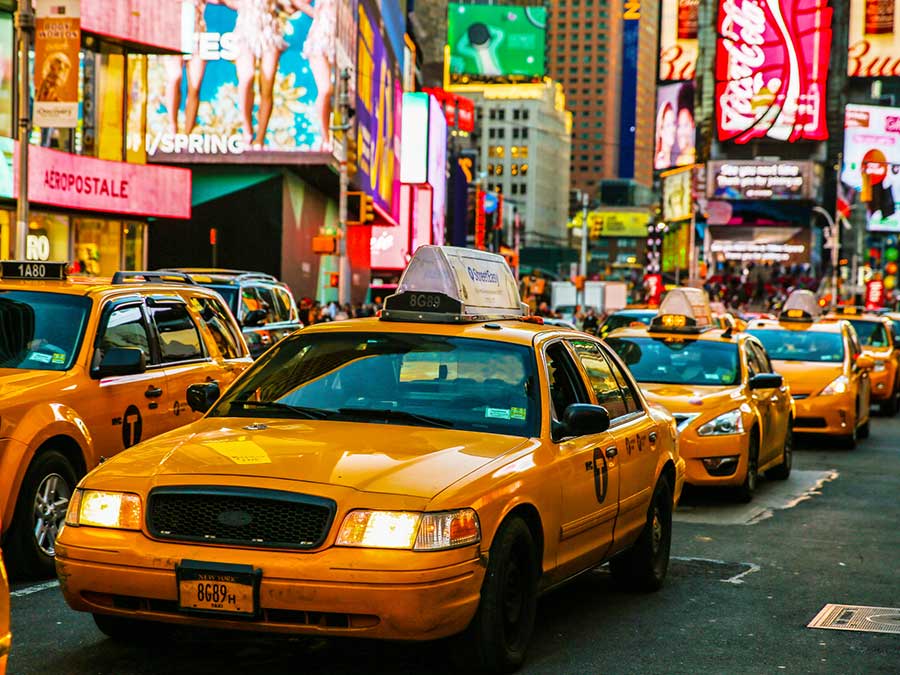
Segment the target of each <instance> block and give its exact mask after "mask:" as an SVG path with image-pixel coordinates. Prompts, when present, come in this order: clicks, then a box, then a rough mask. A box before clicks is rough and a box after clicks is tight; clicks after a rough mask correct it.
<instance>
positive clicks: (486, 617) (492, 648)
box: [454, 517, 540, 673]
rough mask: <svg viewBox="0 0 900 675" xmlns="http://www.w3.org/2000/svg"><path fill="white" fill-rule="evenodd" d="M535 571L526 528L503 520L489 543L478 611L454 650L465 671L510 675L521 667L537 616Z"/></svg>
mask: <svg viewBox="0 0 900 675" xmlns="http://www.w3.org/2000/svg"><path fill="white" fill-rule="evenodd" d="M539 571H540V559H539V556H538V552H537V550H536V547H535V543H534V537H532V536H531V531H530V530H529V529H528V525H526V524H525V521H524V520H522V519H521V518H516V517H513V518H511V519H510V520H507V521H506V522H504V523H503V524H502V525H501V526H500V529H499V530H498V531H497V534H496V536H495V537H494V541H493V543H492V544H491V550H490V556H489V558H488V568H487V572H486V573H485V577H484V582H483V584H482V586H481V602H480V603H479V605H478V610H477V612H476V613H475V617H474V618H473V619H472V623H470V624H469V627H468V628H467V629H466V631H465V632H464V633H463V634H462V635H461V636H460V642H461V644H460V645H459V649H457V650H454V651H455V652H456V653H458V654H460V655H464V657H463V658H465V660H466V665H467V669H471V668H472V667H473V665H474V666H475V669H476V670H478V671H480V672H491V673H509V672H512V671H514V670H516V669H518V668H519V667H520V666H521V665H522V662H523V661H524V660H525V652H526V650H527V648H528V643H529V641H530V640H531V634H532V631H533V630H534V619H535V615H536V614H537V585H538V576H539ZM472 657H474V664H473V662H472V661H473V659H472Z"/></svg>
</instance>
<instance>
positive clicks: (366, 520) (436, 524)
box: [336, 509, 481, 551]
mask: <svg viewBox="0 0 900 675" xmlns="http://www.w3.org/2000/svg"><path fill="white" fill-rule="evenodd" d="M479 541H481V527H480V525H479V522H478V516H477V514H476V513H475V511H473V510H472V509H459V510H457V511H443V512H439V513H414V512H410V511H351V512H350V513H348V514H347V516H346V517H345V518H344V522H343V524H342V525H341V530H340V532H339V533H338V537H337V542H336V544H337V545H338V546H358V547H363V548H395V549H415V550H417V551H438V550H442V549H447V548H455V547H457V546H465V545H468V544H474V543H477V542H479Z"/></svg>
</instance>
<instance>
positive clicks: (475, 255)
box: [381, 246, 528, 323]
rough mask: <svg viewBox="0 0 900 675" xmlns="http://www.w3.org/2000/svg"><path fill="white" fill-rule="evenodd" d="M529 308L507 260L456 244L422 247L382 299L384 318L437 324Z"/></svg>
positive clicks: (515, 315) (512, 315)
mask: <svg viewBox="0 0 900 675" xmlns="http://www.w3.org/2000/svg"><path fill="white" fill-rule="evenodd" d="M527 313H528V306H527V305H525V304H524V303H522V301H521V299H520V298H519V287H518V284H517V283H516V279H515V277H514V276H513V273H512V270H511V269H510V267H509V264H508V263H507V262H506V259H505V258H504V257H503V256H502V255H499V254H497V253H488V252H487V251H476V250H472V249H467V248H457V247H454V246H422V247H420V248H419V249H417V250H416V252H415V254H414V255H413V258H412V260H411V261H410V263H409V266H408V267H407V268H406V271H405V272H403V276H402V277H401V278H400V285H399V286H398V288H397V292H396V293H395V294H394V295H391V296H388V298H387V299H386V300H385V303H384V311H383V312H382V315H381V318H382V319H383V320H385V321H427V322H440V323H456V322H476V321H490V320H495V319H519V318H523V317H524V316H526V315H527Z"/></svg>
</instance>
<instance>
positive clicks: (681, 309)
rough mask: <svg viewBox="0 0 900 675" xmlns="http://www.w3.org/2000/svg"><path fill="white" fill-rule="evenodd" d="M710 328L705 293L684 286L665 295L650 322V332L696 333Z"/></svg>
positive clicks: (711, 325) (710, 319)
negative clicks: (657, 311) (657, 312)
mask: <svg viewBox="0 0 900 675" xmlns="http://www.w3.org/2000/svg"><path fill="white" fill-rule="evenodd" d="M712 327H713V317H712V308H711V307H710V304H709V296H708V295H707V294H706V291H704V290H702V289H700V288H690V287H686V286H679V287H677V288H673V289H672V290H671V291H669V292H668V293H666V295H665V297H663V299H662V302H660V303H659V314H657V315H656V316H655V317H654V318H653V320H652V321H651V322H650V330H651V331H679V330H680V331H690V332H698V331H702V330H706V329H708V328H712Z"/></svg>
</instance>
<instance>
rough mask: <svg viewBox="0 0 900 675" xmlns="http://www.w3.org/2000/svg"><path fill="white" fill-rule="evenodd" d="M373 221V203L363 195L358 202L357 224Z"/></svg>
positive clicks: (368, 197)
mask: <svg viewBox="0 0 900 675" xmlns="http://www.w3.org/2000/svg"><path fill="white" fill-rule="evenodd" d="M373 220H375V201H374V200H373V199H372V197H371V196H369V195H363V197H362V199H361V200H360V202H359V222H360V223H371V222H372V221H373Z"/></svg>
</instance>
